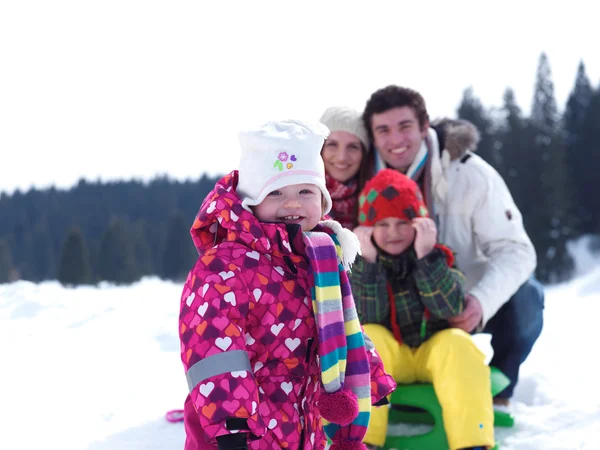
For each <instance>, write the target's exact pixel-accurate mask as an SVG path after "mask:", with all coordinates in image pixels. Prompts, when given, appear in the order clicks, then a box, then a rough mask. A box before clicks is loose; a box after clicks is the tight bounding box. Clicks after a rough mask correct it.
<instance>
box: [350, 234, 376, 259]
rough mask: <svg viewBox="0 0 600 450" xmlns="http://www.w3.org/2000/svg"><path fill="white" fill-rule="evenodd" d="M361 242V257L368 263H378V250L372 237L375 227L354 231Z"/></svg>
mask: <svg viewBox="0 0 600 450" xmlns="http://www.w3.org/2000/svg"><path fill="white" fill-rule="evenodd" d="M352 231H353V232H354V234H355V235H356V237H357V238H358V240H359V242H360V251H361V256H362V257H363V259H364V260H365V261H367V262H370V263H374V262H375V261H377V249H376V248H375V246H374V245H373V241H372V240H371V237H372V236H373V227H363V226H360V227H356V228H355V229H354V230H352Z"/></svg>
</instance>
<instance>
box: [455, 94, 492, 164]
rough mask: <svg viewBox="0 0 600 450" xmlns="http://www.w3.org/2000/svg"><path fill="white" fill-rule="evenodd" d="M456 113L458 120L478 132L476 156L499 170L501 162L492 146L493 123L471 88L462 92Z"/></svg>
mask: <svg viewBox="0 0 600 450" xmlns="http://www.w3.org/2000/svg"><path fill="white" fill-rule="evenodd" d="M456 112H457V115H458V117H459V118H460V119H464V120H468V121H469V122H471V123H472V124H473V125H475V127H476V128H477V130H478V131H479V135H480V141H479V145H478V146H477V154H478V155H479V156H481V157H482V158H483V159H485V160H486V161H487V162H488V163H489V164H491V165H492V166H493V167H494V168H495V169H496V170H499V169H500V166H501V160H500V156H499V153H498V151H497V149H495V146H494V136H493V133H494V132H493V125H494V123H493V120H492V118H491V117H490V114H489V113H488V111H486V109H485V108H484V107H483V105H482V104H481V100H479V98H478V97H477V96H476V95H475V93H474V92H473V88H472V87H469V88H467V89H465V90H464V91H463V97H462V100H461V102H460V105H459V107H458V109H457V111H456Z"/></svg>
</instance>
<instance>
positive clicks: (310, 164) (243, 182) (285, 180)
mask: <svg viewBox="0 0 600 450" xmlns="http://www.w3.org/2000/svg"><path fill="white" fill-rule="evenodd" d="M328 135H329V130H328V129H327V127H326V126H324V125H323V124H321V123H318V122H302V121H299V120H283V121H279V122H268V123H266V124H264V125H261V126H260V127H258V128H256V129H251V130H247V131H242V132H241V133H240V134H239V140H240V145H241V148H242V156H241V159H240V168H239V181H238V185H237V191H238V194H239V196H240V198H241V199H242V206H243V207H244V208H245V209H246V210H248V211H251V209H250V206H256V205H259V204H260V203H261V202H262V201H263V200H264V199H265V197H266V196H267V195H268V194H269V193H270V192H273V191H274V190H276V189H280V188H282V187H285V186H290V185H292V184H304V183H306V184H314V185H316V186H318V187H319V189H321V192H322V193H323V198H324V202H325V204H324V213H323V214H327V213H328V212H329V211H330V210H331V197H330V196H329V192H328V191H327V188H326V187H325V166H324V165H323V159H321V149H322V148H323V143H324V142H325V139H326V138H327V136H328Z"/></svg>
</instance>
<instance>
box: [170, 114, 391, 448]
mask: <svg viewBox="0 0 600 450" xmlns="http://www.w3.org/2000/svg"><path fill="white" fill-rule="evenodd" d="M326 136H327V129H326V128H325V127H324V126H322V125H321V124H306V123H302V122H297V121H283V122H271V123H268V124H266V125H264V126H262V127H260V128H259V129H257V130H252V131H248V132H245V133H242V134H240V142H241V144H242V159H241V163H240V171H239V173H238V172H237V171H234V172H232V173H231V174H229V175H227V176H225V177H224V178H222V179H221V180H220V181H219V182H217V184H216V185H215V188H214V189H213V191H211V192H210V193H209V194H208V196H207V197H206V198H205V200H204V202H203V204H202V206H201V208H200V211H199V213H198V215H197V217H196V220H195V221H194V224H193V226H192V230H191V234H192V239H193V241H194V244H195V245H196V247H197V249H198V253H199V255H200V256H199V258H198V261H197V262H196V264H195V266H194V268H193V269H192V270H191V271H190V273H189V275H188V278H187V281H186V283H185V286H184V289H183V293H182V297H181V314H180V324H179V332H180V338H181V357H182V361H183V364H184V367H185V370H186V378H187V381H188V386H189V389H190V394H189V395H188V397H187V399H186V402H185V408H184V421H185V430H186V444H185V448H186V450H195V449H216V448H218V449H221V450H223V449H256V450H258V449H261V450H272V449H279V448H281V449H293V450H296V449H302V450H309V449H311V450H312V449H323V448H325V434H324V428H323V423H322V422H323V421H322V418H323V419H326V421H328V422H325V431H327V434H328V435H329V436H330V437H331V438H332V441H333V444H332V447H331V448H332V449H333V450H335V449H338V450H343V449H364V448H365V447H364V444H362V443H361V441H362V438H363V437H364V433H365V431H366V427H367V425H368V420H369V415H370V406H371V404H375V403H377V402H381V401H382V400H383V401H385V396H386V395H388V394H389V393H390V392H391V391H392V390H393V389H394V388H395V383H394V381H393V379H392V378H391V377H390V376H389V375H388V374H386V373H385V371H384V370H383V365H382V364H381V361H380V360H379V357H378V355H377V354H376V352H375V350H374V348H373V347H372V344H371V343H370V341H369V340H368V338H366V336H365V337H364V338H363V333H362V329H361V327H360V324H359V323H358V318H357V316H356V311H355V310H354V301H353V299H352V294H351V291H350V288H349V283H348V278H347V274H346V270H347V269H348V268H349V265H350V264H351V262H352V261H353V260H354V257H355V256H356V253H357V251H358V242H357V240H356V239H355V238H354V235H352V233H350V232H348V231H347V230H344V229H343V228H342V227H341V226H340V225H339V224H338V223H337V222H334V221H321V220H320V219H321V217H323V215H324V214H326V213H327V212H328V211H329V209H330V207H331V199H330V198H329V194H328V192H327V190H326V188H325V177H324V170H323V163H322V160H321V158H320V150H321V147H322V145H323V141H324V139H325V137H326ZM363 339H364V340H363Z"/></svg>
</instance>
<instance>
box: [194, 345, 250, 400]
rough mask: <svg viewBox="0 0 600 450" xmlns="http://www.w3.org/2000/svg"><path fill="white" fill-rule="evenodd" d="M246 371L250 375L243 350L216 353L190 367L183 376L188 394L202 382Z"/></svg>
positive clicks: (246, 355)
mask: <svg viewBox="0 0 600 450" xmlns="http://www.w3.org/2000/svg"><path fill="white" fill-rule="evenodd" d="M242 370H247V371H248V372H250V373H252V370H251V367H250V359H249V358H248V353H247V352H245V351H244V350H232V351H230V352H223V353H217V354H215V355H212V356H209V357H208V358H204V359H202V360H200V361H198V362H197V363H196V364H194V365H193V366H192V367H190V368H189V369H188V371H187V373H186V374H185V377H186V378H187V382H188V387H189V389H190V392H191V391H192V389H194V388H195V387H196V386H197V385H198V384H199V383H201V382H203V381H204V380H206V379H208V378H210V377H214V376H216V375H221V374H223V373H229V372H238V371H242Z"/></svg>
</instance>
